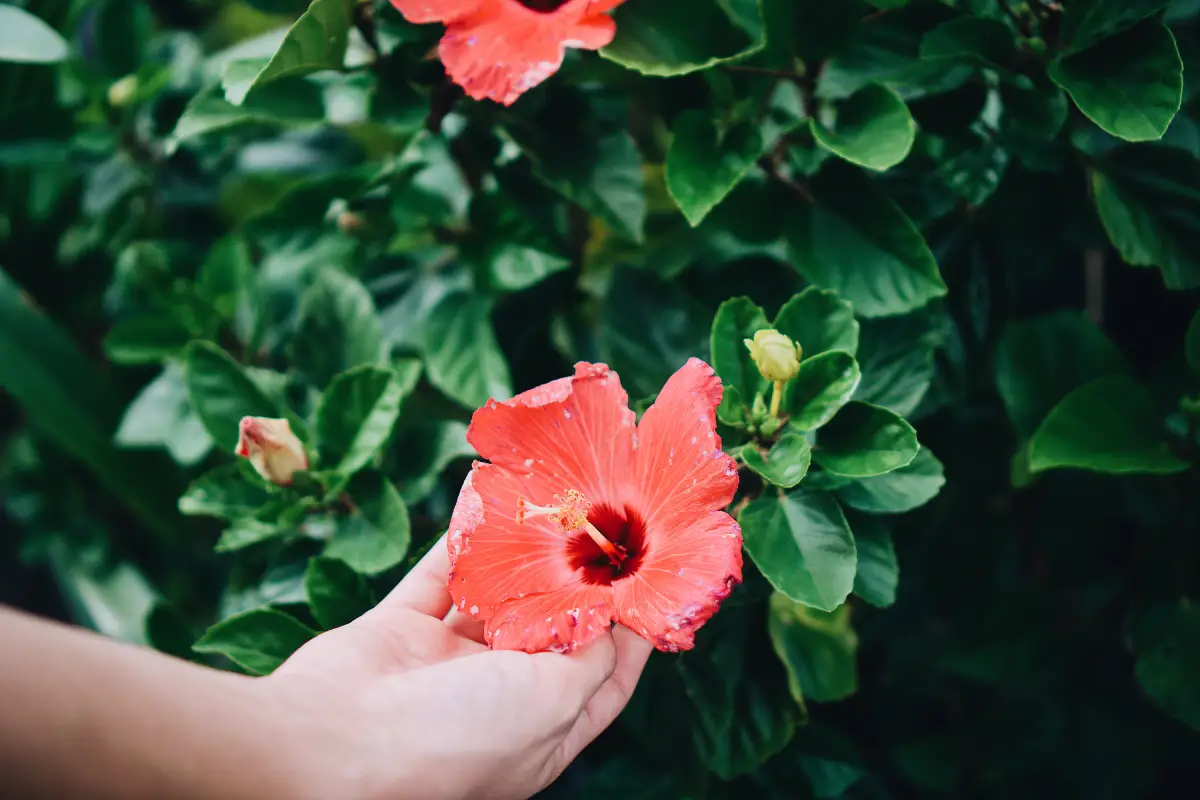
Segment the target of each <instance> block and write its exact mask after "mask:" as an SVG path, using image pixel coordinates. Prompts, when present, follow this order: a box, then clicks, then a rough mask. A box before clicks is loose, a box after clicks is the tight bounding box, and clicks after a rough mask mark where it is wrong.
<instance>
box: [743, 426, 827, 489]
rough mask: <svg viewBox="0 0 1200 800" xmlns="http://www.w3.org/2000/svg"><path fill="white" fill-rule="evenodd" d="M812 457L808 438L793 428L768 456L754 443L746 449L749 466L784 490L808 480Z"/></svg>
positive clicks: (745, 458)
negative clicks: (806, 478) (807, 475)
mask: <svg viewBox="0 0 1200 800" xmlns="http://www.w3.org/2000/svg"><path fill="white" fill-rule="evenodd" d="M811 458H812V448H811V447H810V446H809V443H808V440H807V439H805V438H804V436H803V435H801V434H799V433H797V432H795V431H791V430H789V431H784V433H783V435H782V436H780V437H779V440H778V441H777V442H775V444H773V445H771V449H770V450H769V451H768V452H767V454H766V455H765V456H764V455H763V453H762V451H760V450H759V449H758V448H756V447H753V446H751V447H747V448H745V449H744V450H742V460H743V461H745V462H746V466H747V467H749V468H750V469H751V470H753V471H754V472H755V473H757V474H758V475H759V476H761V477H762V479H763V480H765V481H766V482H768V483H770V484H773V485H775V486H782V487H783V488H784V489H791V488H792V487H793V486H795V485H796V484H798V483H800V481H801V480H803V479H804V476H805V475H806V474H807V473H808V464H809V461H810V460H811Z"/></svg>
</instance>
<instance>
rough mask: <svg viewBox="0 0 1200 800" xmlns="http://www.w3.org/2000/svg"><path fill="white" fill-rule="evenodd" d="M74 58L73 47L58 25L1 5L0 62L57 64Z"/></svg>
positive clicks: (22, 10) (12, 7) (9, 6)
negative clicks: (51, 25) (50, 24)
mask: <svg viewBox="0 0 1200 800" xmlns="http://www.w3.org/2000/svg"><path fill="white" fill-rule="evenodd" d="M46 10H47V11H48V10H49V9H46ZM70 57H71V46H70V45H68V44H67V40H66V39H64V38H63V37H62V36H60V35H59V33H58V31H56V30H54V28H51V27H50V26H49V25H47V24H46V23H45V22H43V21H42V20H41V19H40V18H39V17H35V16H34V15H33V14H30V13H29V12H28V11H26V10H24V9H22V8H17V7H16V6H11V5H0V61H9V62H16V63H19V64H57V63H59V62H60V61H66V60H67V59H68V58H70Z"/></svg>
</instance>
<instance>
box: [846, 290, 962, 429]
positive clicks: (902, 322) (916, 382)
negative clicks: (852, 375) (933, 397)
mask: <svg viewBox="0 0 1200 800" xmlns="http://www.w3.org/2000/svg"><path fill="white" fill-rule="evenodd" d="M939 319H940V318H939V317H938V316H937V315H934V314H929V313H926V312H924V311H918V312H916V313H914V314H907V315H905V316H903V317H888V318H885V319H872V320H865V321H864V322H863V325H862V337H861V339H860V341H859V346H858V363H859V368H860V369H861V370H862V381H861V382H860V383H859V385H858V391H857V392H855V395H854V399H855V400H861V401H863V402H864V403H871V404H873V405H877V406H883V407H884V408H890V409H891V410H892V411H895V412H896V413H897V414H900V415H901V416H903V415H905V414H911V413H913V411H915V410H916V408H917V406H919V405H920V404H921V401H922V400H923V399H924V397H925V395H926V393H927V392H928V391H929V386H930V384H931V383H932V381H933V354H934V350H935V349H936V347H937V346H938V345H939V344H940V343H941V340H942V338H943V332H942V328H941V327H940V326H939Z"/></svg>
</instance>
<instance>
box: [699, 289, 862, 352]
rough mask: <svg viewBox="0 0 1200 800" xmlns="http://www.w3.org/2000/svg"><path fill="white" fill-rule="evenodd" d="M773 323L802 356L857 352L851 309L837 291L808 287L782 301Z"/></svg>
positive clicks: (852, 311) (855, 324)
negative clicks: (798, 347) (797, 346)
mask: <svg viewBox="0 0 1200 800" xmlns="http://www.w3.org/2000/svg"><path fill="white" fill-rule="evenodd" d="M772 326H773V327H774V328H775V329H776V330H777V331H779V332H780V333H783V334H785V335H787V336H789V337H790V338H791V340H792V341H793V342H795V343H796V344H798V345H800V347H801V348H803V353H802V356H803V357H804V358H809V357H811V356H816V355H820V354H821V353H824V352H827V351H829V350H841V351H843V352H846V353H849V354H850V355H854V354H855V353H856V352H858V331H859V326H858V320H856V319H855V318H854V308H853V307H852V306H851V305H850V304H849V303H847V302H846V301H845V300H843V299H842V298H840V297H838V295H837V293H836V292H831V291H828V290H826V289H820V288H818V287H816V286H809V287H808V288H807V289H805V290H804V291H802V292H800V293H799V294H796V295H793V296H792V297H791V298H790V299H789V300H788V301H787V302H786V303H784V304H783V306H782V307H781V308H780V309H779V313H778V314H776V315H775V322H774V323H772ZM714 357H715V353H714Z"/></svg>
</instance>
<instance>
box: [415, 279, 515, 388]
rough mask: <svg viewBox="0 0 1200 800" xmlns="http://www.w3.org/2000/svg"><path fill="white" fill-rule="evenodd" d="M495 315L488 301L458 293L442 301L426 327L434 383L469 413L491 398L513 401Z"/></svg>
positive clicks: (427, 364)
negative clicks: (497, 334)
mask: <svg viewBox="0 0 1200 800" xmlns="http://www.w3.org/2000/svg"><path fill="white" fill-rule="evenodd" d="M491 315H492V303H491V300H490V299H489V298H487V297H486V296H484V295H479V294H468V293H466V292H454V293H451V294H447V295H445V296H444V297H442V299H441V300H440V301H439V302H438V303H437V305H436V306H435V307H434V309H433V311H432V312H430V314H429V318H428V320H427V321H426V323H425V330H424V332H423V334H424V335H423V339H424V341H423V344H424V355H425V369H426V371H427V374H428V376H429V382H430V383H431V384H433V386H434V387H435V388H437V389H438V390H439V391H441V392H442V393H443V394H445V395H446V396H447V397H449V398H451V399H453V400H455V401H457V402H458V403H460V404H461V405H463V406H465V407H467V408H470V409H475V408H479V407H480V406H482V405H483V404H484V403H486V402H487V401H488V399H489V398H495V399H497V400H507V399H508V398H510V397H512V378H511V377H510V375H509V372H508V362H507V361H505V359H504V353H502V352H500V345H499V344H498V343H497V342H496V335H495V334H494V333H493V332H492V319H491Z"/></svg>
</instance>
